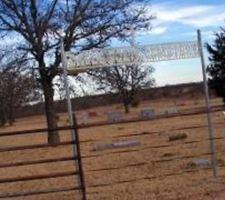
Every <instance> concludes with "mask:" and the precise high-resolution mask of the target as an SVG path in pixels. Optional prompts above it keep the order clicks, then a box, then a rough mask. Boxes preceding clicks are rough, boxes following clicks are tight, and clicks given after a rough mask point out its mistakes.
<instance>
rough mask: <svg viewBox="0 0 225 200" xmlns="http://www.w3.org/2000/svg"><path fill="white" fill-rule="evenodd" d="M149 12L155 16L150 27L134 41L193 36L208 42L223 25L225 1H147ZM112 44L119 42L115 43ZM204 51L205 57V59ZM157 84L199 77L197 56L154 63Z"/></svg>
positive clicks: (185, 39)
mask: <svg viewBox="0 0 225 200" xmlns="http://www.w3.org/2000/svg"><path fill="white" fill-rule="evenodd" d="M149 2H151V6H149V14H153V15H155V16H156V19H155V20H154V21H153V22H152V30H150V31H146V32H141V33H136V37H135V38H136V43H138V44H140V45H141V44H154V43H166V42H176V41H193V40H196V39H197V33H196V31H197V29H200V30H201V32H202V38H203V43H206V42H209V43H212V42H213V39H214V33H215V32H218V30H219V27H220V26H222V25H224V26H225V0H151V1H149ZM114 45H115V46H117V45H119V44H117V43H116V42H115V43H114ZM207 56H208V55H207V52H206V51H205V59H206V62H208V59H207ZM153 66H154V67H155V70H156V71H155V74H154V76H155V79H156V83H157V86H162V85H171V84H177V83H186V82H196V81H201V80H202V72H201V63H200V59H191V60H179V61H169V62H161V63H154V64H153Z"/></svg>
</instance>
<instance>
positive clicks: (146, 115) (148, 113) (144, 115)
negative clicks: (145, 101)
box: [140, 109, 155, 119]
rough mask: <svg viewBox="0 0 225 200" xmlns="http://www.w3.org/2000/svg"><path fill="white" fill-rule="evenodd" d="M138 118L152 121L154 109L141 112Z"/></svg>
mask: <svg viewBox="0 0 225 200" xmlns="http://www.w3.org/2000/svg"><path fill="white" fill-rule="evenodd" d="M140 117H141V119H154V118H155V110H154V109H144V110H141V113H140Z"/></svg>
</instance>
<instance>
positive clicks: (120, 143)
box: [93, 140, 141, 151]
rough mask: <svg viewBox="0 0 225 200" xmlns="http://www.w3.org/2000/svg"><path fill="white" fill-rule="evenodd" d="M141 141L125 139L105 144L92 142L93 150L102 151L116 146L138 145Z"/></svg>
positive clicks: (128, 146)
mask: <svg viewBox="0 0 225 200" xmlns="http://www.w3.org/2000/svg"><path fill="white" fill-rule="evenodd" d="M140 145H141V143H140V141H138V140H125V141H117V142H113V143H107V144H94V147H93V151H103V150H110V149H117V148H131V147H136V146H140Z"/></svg>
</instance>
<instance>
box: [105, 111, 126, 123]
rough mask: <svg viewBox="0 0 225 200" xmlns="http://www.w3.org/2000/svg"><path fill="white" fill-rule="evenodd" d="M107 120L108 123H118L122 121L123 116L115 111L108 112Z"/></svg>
mask: <svg viewBox="0 0 225 200" xmlns="http://www.w3.org/2000/svg"><path fill="white" fill-rule="evenodd" d="M107 119H108V122H109V123H113V122H120V121H122V120H123V114H122V112H117V111H114V112H108V113H107Z"/></svg>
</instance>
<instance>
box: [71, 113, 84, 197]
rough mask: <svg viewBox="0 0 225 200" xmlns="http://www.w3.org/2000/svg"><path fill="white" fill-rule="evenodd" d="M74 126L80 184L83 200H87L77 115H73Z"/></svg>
mask: <svg viewBox="0 0 225 200" xmlns="http://www.w3.org/2000/svg"><path fill="white" fill-rule="evenodd" d="M73 124H74V127H73V129H74V133H75V144H74V145H75V146H76V150H77V160H78V168H79V169H78V171H79V175H80V183H81V188H82V194H83V200H87V195H86V185H85V177H84V169H83V163H82V158H81V150H80V138H79V133H78V128H77V120H76V116H75V113H73Z"/></svg>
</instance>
